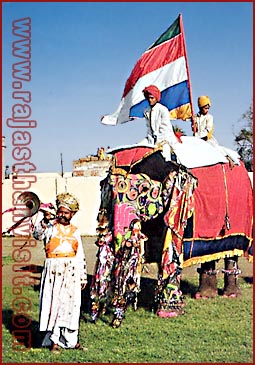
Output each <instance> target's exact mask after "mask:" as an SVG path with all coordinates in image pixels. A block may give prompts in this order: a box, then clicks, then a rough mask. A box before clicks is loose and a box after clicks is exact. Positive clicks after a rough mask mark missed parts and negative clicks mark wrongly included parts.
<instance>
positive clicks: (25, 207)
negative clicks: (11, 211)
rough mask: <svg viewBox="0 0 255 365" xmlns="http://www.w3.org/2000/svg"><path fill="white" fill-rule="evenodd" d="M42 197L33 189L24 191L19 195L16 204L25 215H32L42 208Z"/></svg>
mask: <svg viewBox="0 0 255 365" xmlns="http://www.w3.org/2000/svg"><path fill="white" fill-rule="evenodd" d="M40 204H41V203H40V199H39V198H38V196H37V195H36V194H35V193H33V192H32V191H24V193H22V194H20V195H19V196H18V199H17V202H16V205H17V206H18V209H20V210H22V213H23V214H24V217H26V218H27V217H32V216H33V215H34V214H35V213H37V212H38V210H39V208H40Z"/></svg>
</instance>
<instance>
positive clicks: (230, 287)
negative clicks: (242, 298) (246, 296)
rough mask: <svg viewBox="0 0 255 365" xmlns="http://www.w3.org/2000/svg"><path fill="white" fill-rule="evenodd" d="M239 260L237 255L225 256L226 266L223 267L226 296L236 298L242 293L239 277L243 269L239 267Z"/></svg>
mask: <svg viewBox="0 0 255 365" xmlns="http://www.w3.org/2000/svg"><path fill="white" fill-rule="evenodd" d="M237 261H238V258H237V256H234V257H231V258H225V268H224V269H222V272H223V273H224V290H223V297H224V298H236V297H237V296H238V294H240V289H239V287H238V285H237V278H238V275H240V274H241V270H240V269H238V267H237Z"/></svg>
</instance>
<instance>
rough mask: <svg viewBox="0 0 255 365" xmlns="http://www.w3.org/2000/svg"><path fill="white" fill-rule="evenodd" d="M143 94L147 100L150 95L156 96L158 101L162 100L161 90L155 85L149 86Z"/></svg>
mask: <svg viewBox="0 0 255 365" xmlns="http://www.w3.org/2000/svg"><path fill="white" fill-rule="evenodd" d="M143 94H144V96H145V97H146V98H147V97H148V95H149V94H150V95H152V96H154V98H156V99H157V101H159V100H160V98H161V93H160V91H159V89H158V88H157V86H155V85H150V86H147V87H146V88H145V89H143Z"/></svg>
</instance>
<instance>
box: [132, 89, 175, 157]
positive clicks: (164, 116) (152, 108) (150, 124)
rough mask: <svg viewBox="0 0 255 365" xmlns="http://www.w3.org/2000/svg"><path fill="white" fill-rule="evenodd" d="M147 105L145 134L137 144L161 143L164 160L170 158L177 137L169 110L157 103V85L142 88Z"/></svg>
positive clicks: (158, 97) (158, 94) (159, 96)
mask: <svg viewBox="0 0 255 365" xmlns="http://www.w3.org/2000/svg"><path fill="white" fill-rule="evenodd" d="M143 94H144V96H145V98H146V99H147V100H148V102H149V107H148V108H146V109H145V110H144V116H145V118H146V125H147V136H146V137H145V138H144V139H143V140H142V141H141V142H139V144H148V145H153V146H157V145H160V144H161V145H162V148H163V151H162V154H163V156H164V158H165V160H167V161H169V160H171V151H174V149H175V145H176V144H178V143H179V142H178V139H177V137H176V136H175V134H174V131H173V127H172V124H171V121H170V116H169V110H168V109H167V107H166V106H164V105H162V104H160V103H159V101H160V98H161V93H160V91H159V89H158V88H157V86H155V85H150V86H147V87H146V88H145V89H144V90H143Z"/></svg>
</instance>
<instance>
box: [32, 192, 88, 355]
mask: <svg viewBox="0 0 255 365" xmlns="http://www.w3.org/2000/svg"><path fill="white" fill-rule="evenodd" d="M56 205H57V216H56V218H55V219H53V220H52V219H50V216H51V214H50V213H49V212H47V211H45V213H44V218H43V219H42V221H41V222H39V224H38V225H37V226H36V227H35V228H34V230H33V236H34V238H35V239H37V240H43V241H44V247H45V253H46V260H45V264H44V269H43V273H42V278H41V288H40V314H39V317H40V318H39V322H40V324H39V329H40V331H42V332H46V333H45V337H44V339H43V342H42V346H43V347H49V348H50V349H51V351H52V352H54V353H59V352H60V348H64V349H81V346H80V343H79V340H78V331H79V317H80V307H81V290H83V289H85V287H86V284H87V265H86V258H85V254H84V250H83V246H82V240H81V235H80V232H79V230H78V229H77V227H75V226H74V225H73V224H71V219H72V217H73V216H74V215H75V214H76V212H77V211H78V210H79V204H78V201H77V200H76V198H75V197H74V196H72V195H71V194H69V193H63V194H59V195H57V198H56Z"/></svg>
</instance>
